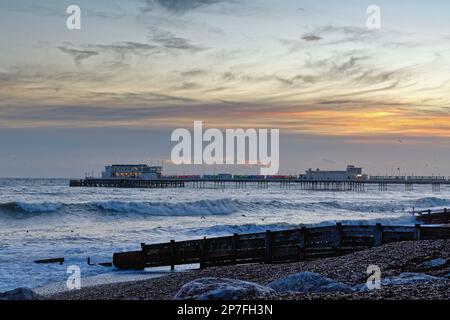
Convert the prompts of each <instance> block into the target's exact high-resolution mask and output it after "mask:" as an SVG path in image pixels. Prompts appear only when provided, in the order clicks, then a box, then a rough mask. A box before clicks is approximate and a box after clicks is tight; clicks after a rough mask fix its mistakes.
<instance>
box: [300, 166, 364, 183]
mask: <svg viewBox="0 0 450 320" xmlns="http://www.w3.org/2000/svg"><path fill="white" fill-rule="evenodd" d="M299 179H303V180H317V181H327V180H329V181H349V180H365V179H367V175H365V174H363V173H362V168H357V167H355V166H353V165H348V166H347V170H336V171H328V170H320V169H316V170H312V169H308V170H307V171H306V172H305V174H301V175H299Z"/></svg>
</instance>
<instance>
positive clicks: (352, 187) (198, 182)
mask: <svg viewBox="0 0 450 320" xmlns="http://www.w3.org/2000/svg"><path fill="white" fill-rule="evenodd" d="M69 185H70V187H98V188H184V187H191V188H201V189H202V188H204V189H226V188H234V189H245V188H247V187H249V186H253V187H256V188H258V189H268V188H269V187H273V186H275V187H279V188H282V189H300V190H311V191H353V192H364V191H366V188H367V186H375V187H376V188H377V189H378V191H381V192H386V191H389V187H390V186H394V185H404V191H405V192H412V191H414V187H415V186H418V185H419V186H420V185H422V186H423V185H427V186H430V187H431V190H432V191H433V192H440V191H441V187H442V186H445V185H446V186H450V179H449V178H440V177H417V178H412V177H376V178H370V177H369V178H366V179H364V180H357V179H353V180H306V179H300V178H296V177H285V178H272V177H261V178H259V179H254V178H253V179H250V178H235V177H229V178H205V177H200V176H198V177H181V178H173V177H164V176H162V177H160V178H158V179H145V180H144V179H102V178H86V179H77V180H70V184H69Z"/></svg>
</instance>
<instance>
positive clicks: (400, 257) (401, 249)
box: [44, 240, 450, 300]
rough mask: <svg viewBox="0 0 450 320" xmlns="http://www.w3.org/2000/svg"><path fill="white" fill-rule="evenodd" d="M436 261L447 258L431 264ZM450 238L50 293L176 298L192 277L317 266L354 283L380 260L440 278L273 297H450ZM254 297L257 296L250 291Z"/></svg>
mask: <svg viewBox="0 0 450 320" xmlns="http://www.w3.org/2000/svg"><path fill="white" fill-rule="evenodd" d="M430 261H444V262H443V263H440V264H439V265H430V263H429V262H430ZM449 261H450V240H433V241H419V242H400V243H392V244H387V245H383V246H381V247H377V248H371V249H368V250H365V251H360V252H356V253H352V254H349V255H346V256H341V257H332V258H325V259H319V260H313V261H302V262H296V263H286V264H248V265H239V266H226V267H213V268H208V269H204V270H191V271H186V272H181V273H173V274H169V275H166V276H162V277H159V278H153V279H148V280H142V281H133V282H124V283H115V284H105V285H99V286H92V287H86V288H82V289H80V290H75V291H68V292H62V293H57V294H54V295H50V296H46V297H44V298H45V299H51V300H171V299H173V298H174V296H175V295H176V294H177V292H178V291H179V290H180V289H181V287H183V285H185V284H186V283H188V282H190V281H193V280H195V279H200V278H207V277H214V278H228V279H238V280H245V281H250V282H254V283H256V284H260V285H267V284H268V283H270V282H272V281H274V280H277V279H282V278H285V277H287V276H290V275H293V274H296V273H299V272H305V271H309V272H314V273H317V274H320V275H323V276H326V277H328V278H330V279H333V280H336V281H339V282H343V283H345V284H348V285H353V286H356V285H361V284H364V283H366V281H367V277H368V275H367V267H368V266H369V265H377V266H379V267H380V269H381V272H382V274H381V277H382V278H386V277H395V276H399V275H400V274H402V273H418V274H424V275H428V276H434V277H436V279H438V280H434V281H420V282H412V283H405V284H401V285H392V286H382V288H381V289H378V290H366V291H357V292H333V293H314V292H312V293H311V292H309V293H299V292H284V293H277V294H275V295H271V296H270V297H269V298H270V299H282V300H336V299H345V300H355V299H357V300H370V299H376V300H414V299H421V300H448V299H450V280H449V276H450V263H449ZM248 298H249V299H252V297H248Z"/></svg>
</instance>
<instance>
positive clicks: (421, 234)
mask: <svg viewBox="0 0 450 320" xmlns="http://www.w3.org/2000/svg"><path fill="white" fill-rule="evenodd" d="M449 238H450V227H424V226H421V225H416V226H411V227H408V226H382V225H380V224H377V225H375V226H367V225H366V226H350V225H342V224H340V223H338V224H336V225H335V226H329V227H317V228H300V229H294V230H285V231H274V232H271V231H266V232H263V233H253V234H234V235H233V236H229V237H217V238H204V239H198V240H190V241H180V242H176V241H174V240H172V241H170V242H168V243H160V244H145V243H142V244H141V250H139V251H132V252H122V253H115V254H114V256H113V263H114V266H115V267H117V268H119V269H143V268H148V267H161V266H171V268H172V269H173V268H174V267H175V265H185V264H198V263H199V264H200V267H201V268H205V267H209V266H220V265H231V264H246V263H257V262H264V263H277V262H290V261H301V260H306V259H315V258H324V257H331V256H339V255H344V254H348V253H352V252H356V251H360V250H364V249H368V248H371V247H375V246H380V245H382V244H386V243H391V242H399V241H415V240H430V239H449Z"/></svg>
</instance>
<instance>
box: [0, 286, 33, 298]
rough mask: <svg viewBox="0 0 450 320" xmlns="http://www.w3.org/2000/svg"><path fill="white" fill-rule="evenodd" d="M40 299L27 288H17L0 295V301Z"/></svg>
mask: <svg viewBox="0 0 450 320" xmlns="http://www.w3.org/2000/svg"><path fill="white" fill-rule="evenodd" d="M40 298H41V297H40V296H39V295H37V294H36V293H34V291H33V290H31V289H28V288H17V289H14V290H11V291H6V292H2V293H0V300H39V299H40Z"/></svg>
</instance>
